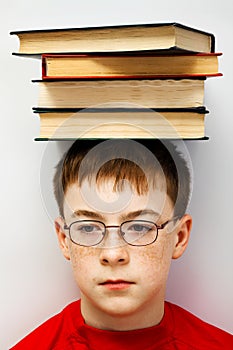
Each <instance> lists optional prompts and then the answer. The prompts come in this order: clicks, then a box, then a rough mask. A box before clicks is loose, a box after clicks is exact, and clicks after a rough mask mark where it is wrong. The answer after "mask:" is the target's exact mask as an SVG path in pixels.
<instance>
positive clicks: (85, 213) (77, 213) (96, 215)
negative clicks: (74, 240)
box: [71, 209, 104, 221]
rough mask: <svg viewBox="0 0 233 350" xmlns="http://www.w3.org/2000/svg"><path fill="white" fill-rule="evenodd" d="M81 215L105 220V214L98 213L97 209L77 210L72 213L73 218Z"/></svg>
mask: <svg viewBox="0 0 233 350" xmlns="http://www.w3.org/2000/svg"><path fill="white" fill-rule="evenodd" d="M79 216H86V217H89V218H91V219H97V220H102V221H103V220H104V217H103V215H101V214H99V213H96V212H95V211H90V210H82V209H80V210H75V211H74V212H73V214H72V215H71V217H72V218H77V217H79Z"/></svg>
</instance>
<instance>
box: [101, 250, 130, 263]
mask: <svg viewBox="0 0 233 350" xmlns="http://www.w3.org/2000/svg"><path fill="white" fill-rule="evenodd" d="M99 258H100V263H101V264H102V265H108V266H112V267H113V266H117V265H126V264H128V263H129V261H130V257H129V252H128V249H127V247H126V246H121V247H111V248H102V249H100V256H99Z"/></svg>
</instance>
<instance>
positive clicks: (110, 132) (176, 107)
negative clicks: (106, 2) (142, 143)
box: [11, 23, 222, 140]
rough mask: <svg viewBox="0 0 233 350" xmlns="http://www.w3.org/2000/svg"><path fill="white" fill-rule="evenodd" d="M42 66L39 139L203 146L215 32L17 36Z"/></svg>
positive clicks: (160, 28)
mask: <svg viewBox="0 0 233 350" xmlns="http://www.w3.org/2000/svg"><path fill="white" fill-rule="evenodd" d="M11 34H14V35H17V36H18V38H19V41H20V48H19V52H18V53H15V55H23V56H28V57H38V56H39V58H40V59H41V73H42V74H41V79H40V80H33V82H35V83H36V84H38V85H39V101H38V106H36V107H34V108H33V111H34V112H35V113H36V114H37V115H39V117H40V135H39V137H38V138H37V140H45V139H46V140H58V139H77V138H104V139H106V138H133V139H137V138H141V139H143V138H172V139H173V138H174V139H177V138H178V139H179V138H182V139H202V138H206V135H205V116H206V114H207V113H208V111H207V109H206V108H205V106H204V88H205V86H204V85H205V80H206V78H208V77H215V76H221V75H222V74H221V73H219V71H218V58H219V56H220V55H221V53H216V52H215V38H214V35H213V34H211V33H207V32H204V31H201V30H197V29H194V28H191V27H187V26H184V25H182V24H178V23H159V24H139V25H121V26H108V27H91V28H69V29H51V30H31V31H17V32H11Z"/></svg>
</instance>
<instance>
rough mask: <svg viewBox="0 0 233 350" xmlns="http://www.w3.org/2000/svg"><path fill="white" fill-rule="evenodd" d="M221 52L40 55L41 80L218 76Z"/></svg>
mask: <svg viewBox="0 0 233 350" xmlns="http://www.w3.org/2000/svg"><path fill="white" fill-rule="evenodd" d="M220 55H221V53H207V54H200V53H198V54H179V55H163V54H161V55H160V54H159V55H155V54H150V55H141V54H134V55H113V54H101V55H93V54H88V55H56V54H52V55H49V54H48V55H47V54H44V55H42V79H56V78H60V79H68V78H70V79H71V78H73V79H74V78H75V79H78V78H87V79H88V78H92V79H93V78H100V79H103V78H105V79H107V78H111V79H118V78H123V79H130V78H134V79H136V78H148V77H149V78H156V77H157V78H158V77H171V76H173V77H180V76H183V77H190V75H193V76H218V75H221V74H220V73H219V72H218V56H220Z"/></svg>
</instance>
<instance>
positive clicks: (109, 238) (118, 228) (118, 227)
mask: <svg viewBox="0 0 233 350" xmlns="http://www.w3.org/2000/svg"><path fill="white" fill-rule="evenodd" d="M104 226H105V239H104V240H105V242H106V241H107V242H112V243H113V242H115V241H116V240H117V241H118V242H119V240H123V241H124V239H123V238H122V235H121V225H104ZM109 229H115V231H117V236H116V235H111V232H110V231H109ZM106 233H107V234H106Z"/></svg>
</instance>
